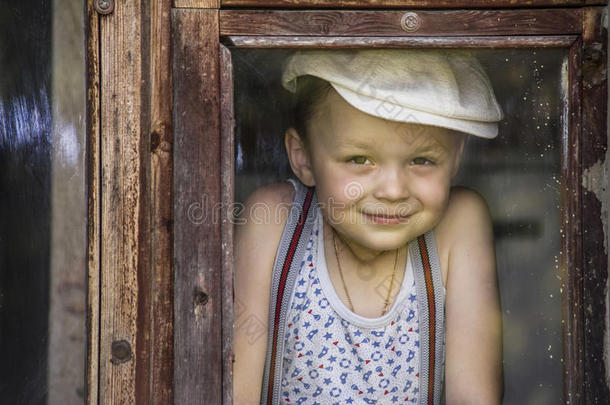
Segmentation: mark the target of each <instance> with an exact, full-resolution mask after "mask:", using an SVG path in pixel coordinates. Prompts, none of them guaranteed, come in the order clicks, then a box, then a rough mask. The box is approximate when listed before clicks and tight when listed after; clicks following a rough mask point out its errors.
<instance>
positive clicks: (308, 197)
mask: <svg viewBox="0 0 610 405" xmlns="http://www.w3.org/2000/svg"><path fill="white" fill-rule="evenodd" d="M316 212H317V199H316V195H315V193H314V188H313V187H309V188H305V187H304V186H303V185H302V184H297V187H296V195H295V199H294V202H293V204H292V208H291V210H290V214H289V216H288V220H287V222H286V226H285V228H284V232H283V234H282V239H281V241H280V246H279V247H278V252H277V255H276V257H275V264H274V266H273V275H272V279H271V295H270V296H269V297H270V298H269V334H268V338H267V358H266V361H265V371H264V374H263V386H262V390H261V405H271V404H278V403H280V394H281V393H280V387H281V379H282V360H283V359H282V354H283V351H284V332H285V325H286V322H285V321H286V316H287V314H288V311H289V309H290V304H291V298H292V291H293V289H294V283H295V280H296V278H297V276H298V274H299V269H300V267H301V261H302V259H303V255H304V253H305V248H306V245H307V242H308V240H309V236H310V234H311V229H312V228H313V224H314V222H315V219H316Z"/></svg>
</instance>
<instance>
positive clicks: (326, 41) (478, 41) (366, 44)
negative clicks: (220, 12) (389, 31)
mask: <svg viewBox="0 0 610 405" xmlns="http://www.w3.org/2000/svg"><path fill="white" fill-rule="evenodd" d="M576 38H577V36H575V35H556V36H530V37H525V36H512V37H492V36H481V37H451V38H447V37H445V38H436V37H310V36H295V37H282V36H270V37H268V36H254V35H253V36H242V35H238V36H229V37H223V41H225V42H226V43H228V44H230V45H231V46H234V47H237V48H288V49H291V48H292V49H297V48H315V49H337V48H342V49H346V48H405V47H409V48H431V47H434V48H502V47H505V48H531V47H536V48H557V47H569V46H570V45H572V44H573V43H574V41H575V40H576Z"/></svg>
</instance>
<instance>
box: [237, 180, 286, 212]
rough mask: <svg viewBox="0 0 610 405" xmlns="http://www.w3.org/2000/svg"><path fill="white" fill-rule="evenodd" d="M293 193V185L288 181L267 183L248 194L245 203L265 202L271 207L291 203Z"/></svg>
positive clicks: (251, 204)
mask: <svg viewBox="0 0 610 405" xmlns="http://www.w3.org/2000/svg"><path fill="white" fill-rule="evenodd" d="M294 194H295V190H294V186H293V185H292V184H290V182H289V181H278V182H275V183H268V184H264V185H262V186H260V187H258V188H256V189H255V190H254V191H253V192H252V193H251V194H250V195H249V196H248V198H247V200H246V203H245V205H246V206H248V205H250V206H253V205H255V204H267V205H268V206H269V207H271V206H278V205H279V206H281V205H285V204H292V200H293V199H294Z"/></svg>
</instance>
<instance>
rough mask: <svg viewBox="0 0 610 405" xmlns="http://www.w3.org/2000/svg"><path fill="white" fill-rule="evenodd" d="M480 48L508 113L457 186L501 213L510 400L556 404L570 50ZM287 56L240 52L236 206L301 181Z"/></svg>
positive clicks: (473, 141) (472, 149)
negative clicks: (290, 150)
mask: <svg viewBox="0 0 610 405" xmlns="http://www.w3.org/2000/svg"><path fill="white" fill-rule="evenodd" d="M473 52H474V54H475V55H476V56H477V57H478V59H479V60H480V61H481V63H482V64H483V65H484V67H485V68H486V70H487V72H488V74H489V76H490V79H491V81H492V85H493V87H494V90H495V92H496V96H497V99H498V101H499V103H500V105H501V107H502V109H503V111H504V114H505V118H504V120H503V121H501V122H500V132H499V136H498V137H497V138H496V139H493V140H485V139H478V138H476V137H469V140H468V142H467V146H466V150H465V154H464V158H463V162H462V165H461V167H460V171H459V173H458V176H457V177H456V179H455V181H454V183H455V184H456V185H464V186H467V187H471V188H473V189H475V190H477V191H478V192H479V193H480V194H482V195H483V196H484V197H485V199H486V201H487V203H488V205H489V207H490V210H491V212H492V216H493V227H494V237H495V245H496V256H497V272H498V276H499V283H500V296H501V305H502V314H503V317H502V318H503V319H502V320H503V339H504V342H503V353H504V388H505V394H504V402H503V403H504V404H507V405H508V404H511V405H512V404H514V405H517V404H524V403H535V404H541V405H545V404H549V405H550V404H557V403H560V402H561V400H562V373H563V359H562V312H561V295H562V287H561V286H562V280H561V277H560V274H561V271H560V270H561V269H560V253H561V233H560V214H561V204H562V202H561V198H560V189H561V158H562V156H561V154H562V131H561V111H562V109H561V105H562V87H561V86H562V85H561V83H562V80H563V81H564V82H565V80H566V78H565V76H562V75H565V72H563V69H565V68H564V60H565V58H566V56H567V51H566V50H564V49H535V48H531V49H504V50H475V51H473ZM289 54H290V51H288V50H263V49H258V50H257V49H233V50H232V55H233V65H234V78H235V84H234V87H235V116H236V123H237V126H236V130H235V131H236V132H235V138H236V141H235V145H236V146H235V147H236V150H235V156H236V162H235V168H236V173H235V174H236V177H235V198H236V201H238V202H243V201H244V200H245V198H246V197H247V196H248V195H249V193H250V192H251V191H252V190H254V189H255V188H256V187H258V186H259V185H262V184H265V183H268V182H272V181H279V180H284V179H286V178H288V177H293V176H292V173H291V169H290V166H289V165H288V161H287V158H286V154H285V151H284V145H283V135H284V131H285V129H286V128H287V126H288V125H290V123H291V120H292V116H291V114H292V110H291V108H290V106H291V105H292V103H293V100H292V98H291V95H290V94H289V93H288V92H286V91H284V90H283V89H282V88H281V85H280V77H281V70H282V63H283V61H284V60H285V58H286V57H287V56H288V55H289ZM464 232H468V230H467V229H465V230H464ZM237 312H238V311H237ZM256 326H257V325H252V324H251V323H250V324H249V327H251V332H252V336H253V338H255V337H256V338H264V336H265V335H266V331H264V330H261V328H260V325H258V327H256ZM236 327H239V322H238V323H236ZM473 339H476V336H473Z"/></svg>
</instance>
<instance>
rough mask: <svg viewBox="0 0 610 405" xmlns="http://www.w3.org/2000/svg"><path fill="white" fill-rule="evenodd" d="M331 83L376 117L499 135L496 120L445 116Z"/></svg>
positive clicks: (470, 132)
mask: <svg viewBox="0 0 610 405" xmlns="http://www.w3.org/2000/svg"><path fill="white" fill-rule="evenodd" d="M330 84H331V85H332V86H333V88H334V89H335V90H336V91H337V93H339V95H341V97H343V99H344V100H345V101H347V102H348V103H349V104H351V105H352V106H353V107H355V108H357V109H358V110H360V111H362V112H365V113H367V114H370V115H373V116H375V117H379V118H383V119H386V120H390V121H396V122H406V123H412V124H422V125H432V126H435V127H442V128H448V129H453V130H456V131H460V132H464V133H467V134H471V135H475V136H479V137H481V138H487V139H492V138H495V137H496V136H497V135H498V124H497V123H496V122H481V121H470V120H464V119H457V118H449V117H443V116H440V115H436V114H430V113H427V112H424V111H418V110H414V109H411V108H408V107H405V106H402V105H398V104H395V103H393V102H392V99H391V98H388V99H386V100H380V99H376V98H371V97H369V96H366V95H363V94H359V93H356V92H353V91H351V90H349V89H347V88H345V87H342V86H340V85H337V84H335V83H332V82H331V83H330Z"/></svg>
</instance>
